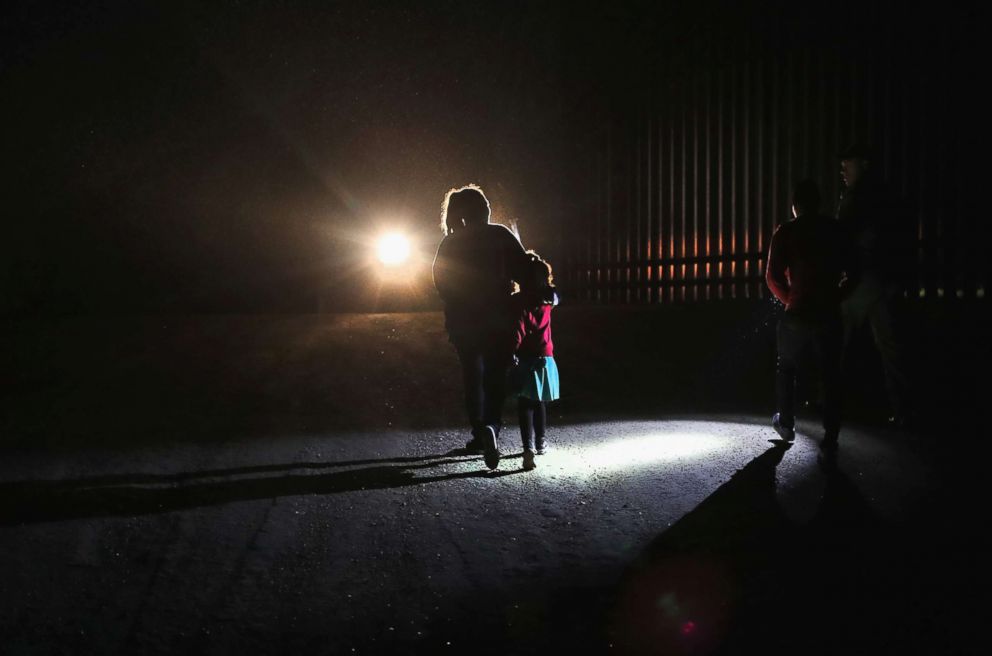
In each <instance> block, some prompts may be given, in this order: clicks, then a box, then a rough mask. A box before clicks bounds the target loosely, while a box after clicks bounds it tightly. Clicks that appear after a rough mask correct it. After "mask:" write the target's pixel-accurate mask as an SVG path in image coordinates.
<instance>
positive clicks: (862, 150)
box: [840, 143, 874, 162]
mask: <svg viewBox="0 0 992 656" xmlns="http://www.w3.org/2000/svg"><path fill="white" fill-rule="evenodd" d="M873 155H874V152H872V148H871V146H869V145H868V144H866V143H853V144H851V145H850V146H848V147H847V148H845V149H844V150H842V151H840V160H841V161H842V162H843V161H844V160H848V159H865V160H871V159H873Z"/></svg>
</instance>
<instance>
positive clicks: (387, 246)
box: [377, 232, 410, 267]
mask: <svg viewBox="0 0 992 656" xmlns="http://www.w3.org/2000/svg"><path fill="white" fill-rule="evenodd" d="M377 251H378V254H379V261H380V262H382V263H383V264H385V265H386V266H389V267H395V266H399V265H401V264H403V263H404V262H406V261H407V260H408V259H409V258H410V240H409V239H407V238H406V237H404V236H403V235H401V234H399V233H395V232H394V233H391V234H388V235H384V236H383V237H381V238H380V239H379V244H378V247H377Z"/></svg>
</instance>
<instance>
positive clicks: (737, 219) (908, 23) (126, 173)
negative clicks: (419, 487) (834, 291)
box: [0, 0, 988, 316]
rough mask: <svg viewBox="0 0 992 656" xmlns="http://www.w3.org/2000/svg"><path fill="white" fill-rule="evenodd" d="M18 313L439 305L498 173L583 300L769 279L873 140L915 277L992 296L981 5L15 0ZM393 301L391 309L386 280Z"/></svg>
mask: <svg viewBox="0 0 992 656" xmlns="http://www.w3.org/2000/svg"><path fill="white" fill-rule="evenodd" d="M2 11H3V21H2V25H3V27H2V30H3V31H2V34H0V40H2V43H3V47H2V48H3V49H2V56H3V60H2V69H0V70H2V78H0V83H2V90H3V98H4V103H3V106H2V109H0V111H2V118H3V120H2V121H0V124H2V126H3V127H2V134H3V146H4V152H5V157H4V170H3V175H2V180H3V190H4V192H3V193H4V198H5V209H4V217H5V219H6V220H5V222H4V224H5V234H4V239H3V242H2V243H3V268H2V278H0V284H2V293H0V313H3V314H4V315H7V316H24V315H53V314H54V315H64V314H93V313H100V314H106V313H113V314H130V313H161V312H165V313H186V312H313V311H315V310H321V311H334V310H354V309H365V310H367V309H404V308H418V307H425V306H426V307H430V306H431V305H432V303H433V302H434V301H433V298H432V295H431V294H430V293H429V292H430V290H429V280H428V278H427V276H426V271H425V269H424V268H423V267H421V270H420V271H419V272H418V273H417V275H415V276H413V278H414V280H413V282H412V283H411V284H412V287H413V288H414V289H413V290H412V291H413V293H411V290H410V289H408V288H390V287H388V285H387V288H386V289H383V286H382V284H381V282H380V281H379V280H378V279H377V277H376V273H375V272H374V271H373V270H371V269H370V267H369V264H368V261H369V252H370V249H371V246H372V243H371V241H372V240H373V239H374V237H375V236H376V235H377V234H378V233H379V232H380V231H381V230H383V229H385V228H393V227H399V228H401V229H404V230H406V231H407V232H409V233H410V234H412V235H413V236H414V237H415V239H416V247H417V249H418V252H419V254H420V255H421V256H422V257H423V258H429V256H430V254H431V253H432V252H433V249H434V247H435V245H436V243H437V242H438V241H439V238H440V233H439V232H438V230H437V223H438V215H439V204H440V200H441V197H442V195H443V193H444V191H445V190H447V189H448V188H450V187H452V186H457V185H461V184H464V183H466V182H477V183H479V184H481V185H482V186H483V187H484V188H485V189H486V190H487V192H488V193H489V195H490V197H491V200H492V202H493V205H494V216H495V220H497V221H501V222H504V223H507V224H511V223H513V222H516V225H517V226H518V228H519V230H520V233H521V237H522V239H523V241H524V243H525V245H527V246H528V247H533V248H536V249H537V250H538V251H540V252H542V253H544V254H545V255H546V256H548V257H549V258H550V259H551V260H552V262H553V263H554V264H555V265H556V269H557V271H558V274H559V277H558V280H559V284H560V285H561V286H562V287H563V289H564V290H565V291H566V292H567V294H568V295H569V297H570V298H571V300H573V301H574V300H578V299H586V300H591V301H611V302H677V301H693V300H706V299H718V298H733V297H738V296H740V297H745V298H752V297H753V298H763V297H765V296H766V293H767V292H766V290H765V289H764V286H763V284H762V283H761V274H762V273H763V268H762V267H763V259H764V251H765V250H766V248H767V239H768V237H769V236H770V233H771V231H772V230H773V229H774V227H775V226H776V225H777V224H778V223H780V222H781V221H783V220H785V219H787V218H788V189H789V185H790V184H791V183H792V182H793V181H794V180H795V179H796V178H797V177H799V176H812V177H813V178H814V179H816V180H817V181H818V182H819V183H820V184H821V186H822V187H823V188H824V197H825V199H826V203H825V205H826V207H825V210H826V211H828V212H832V211H833V206H834V203H835V199H836V196H837V194H838V192H839V182H838V178H837V160H836V155H837V152H838V150H839V149H840V148H842V147H843V146H845V145H846V144H848V143H850V142H852V141H854V140H862V141H869V142H871V143H873V144H875V145H876V147H877V149H878V152H879V154H880V158H879V168H881V169H882V170H883V172H884V173H885V176H886V177H887V178H888V179H889V180H890V181H891V182H892V183H893V186H894V188H895V189H896V190H897V191H898V192H900V193H901V194H902V195H903V196H904V197H905V198H906V200H907V202H908V204H909V207H910V208H911V209H910V210H909V212H908V215H907V220H908V221H913V222H915V223H916V225H917V226H918V231H917V232H918V237H919V243H918V245H919V252H918V255H919V257H918V264H919V271H918V273H917V277H916V279H914V280H912V281H909V283H908V285H907V294H908V295H909V296H912V297H914V298H915V297H916V296H919V295H921V294H922V295H923V296H924V297H926V298H938V297H939V298H943V297H945V296H946V297H947V298H956V297H962V298H966V299H980V298H984V289H985V287H986V286H987V283H988V266H987V264H986V263H985V261H986V260H987V258H986V257H985V243H986V242H987V236H988V230H987V227H986V222H985V221H982V220H981V219H980V212H979V211H978V205H979V203H978V202H977V200H976V198H977V197H978V194H972V193H969V192H968V190H969V189H975V188H980V186H981V180H980V178H979V175H980V172H981V170H982V169H981V167H980V166H978V161H979V160H978V157H979V153H978V149H979V145H978V144H979V143H980V142H981V137H982V135H983V134H984V133H985V131H984V130H983V129H980V125H981V122H980V121H979V117H980V114H981V110H980V101H979V100H978V99H979V98H980V97H982V96H984V95H985V94H984V93H982V92H981V89H979V88H978V85H977V80H978V79H979V78H980V77H981V75H980V71H979V70H978V62H980V61H981V60H982V58H981V57H980V51H981V47H980V44H979V40H980V35H979V33H978V28H977V26H978V25H979V24H980V23H981V20H980V16H979V11H978V9H977V4H976V3H968V2H964V3H942V4H941V5H939V6H907V5H905V4H904V3H897V2H888V1H882V2H870V3H853V2H832V3H785V2H770V3H758V2H737V3H731V2H718V1H714V0H704V1H702V2H693V3H647V2H643V3H641V2H630V3H619V4H618V3H581V7H577V6H572V5H571V4H568V3H498V4H497V3H472V2H469V3H465V2H432V3H426V4H421V5H409V4H408V3H333V2H332V3H312V4H311V3H281V2H218V3H209V4H208V5H207V6H203V5H202V3H192V2H177V3H152V2H95V3H86V4H85V5H78V4H77V3H62V2H14V3H6V4H5V5H4V9H3V10H2ZM384 297H385V298H384Z"/></svg>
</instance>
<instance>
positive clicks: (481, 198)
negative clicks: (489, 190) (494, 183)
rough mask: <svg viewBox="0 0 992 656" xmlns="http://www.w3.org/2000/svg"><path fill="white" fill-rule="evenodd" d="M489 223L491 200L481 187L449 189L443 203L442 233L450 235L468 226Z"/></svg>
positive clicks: (467, 186)
mask: <svg viewBox="0 0 992 656" xmlns="http://www.w3.org/2000/svg"><path fill="white" fill-rule="evenodd" d="M488 222H489V199H488V198H486V195H485V194H484V193H482V189H480V188H479V185H474V184H468V185H465V186H464V187H461V188H459V189H449V190H448V193H446V194H445V195H444V202H443V203H441V232H443V233H444V234H446V235H450V234H451V233H453V232H454V231H455V230H459V229H461V228H463V227H464V226H467V225H472V224H475V223H488Z"/></svg>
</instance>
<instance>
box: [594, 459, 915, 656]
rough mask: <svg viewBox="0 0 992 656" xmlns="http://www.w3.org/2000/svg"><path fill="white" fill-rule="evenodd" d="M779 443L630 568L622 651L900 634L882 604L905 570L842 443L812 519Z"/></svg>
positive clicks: (807, 648) (821, 647)
mask: <svg viewBox="0 0 992 656" xmlns="http://www.w3.org/2000/svg"><path fill="white" fill-rule="evenodd" d="M771 442H772V444H773V446H772V448H771V449H769V450H768V451H766V452H765V453H763V454H762V455H760V456H759V457H758V458H756V459H755V460H753V461H752V462H750V463H749V464H748V465H747V466H745V467H744V468H743V469H742V470H740V471H739V472H737V473H736V474H735V475H734V476H733V477H732V478H731V479H730V480H729V481H728V482H727V483H725V484H724V485H722V486H721V487H720V488H718V489H717V490H716V491H715V492H714V493H713V494H711V495H710V496H709V497H707V498H706V500H704V501H703V503H701V504H700V505H699V506H697V507H696V508H695V509H694V510H693V511H692V512H690V513H689V514H688V515H686V516H685V517H683V518H682V519H681V520H679V521H678V522H677V523H676V524H675V525H673V526H672V527H671V528H670V529H668V530H667V531H665V532H664V533H662V534H661V535H660V536H659V537H658V538H656V539H655V540H654V541H653V542H652V543H651V544H650V545H649V546H648V548H647V549H645V551H644V552H643V553H642V554H641V556H640V557H639V558H638V559H637V560H636V561H635V562H634V563H633V564H632V565H631V566H630V567H629V568H628V570H627V572H626V573H625V574H624V576H623V577H622V579H621V583H620V585H619V586H618V588H617V593H616V596H615V599H614V602H613V611H612V618H611V619H610V621H609V626H610V632H611V638H612V640H614V641H615V643H616V645H617V647H618V649H617V651H618V653H624V654H649V653H651V654H653V653H666V654H713V653H719V654H727V653H735V654H736V653H752V652H753V653H759V652H765V653H768V652H769V651H770V652H771V653H785V652H789V653H803V654H821V653H823V654H826V653H852V652H855V651H859V650H860V649H861V648H863V647H865V646H866V645H874V646H875V647H877V648H878V649H879V650H880V653H881V652H884V651H885V645H886V644H899V640H900V638H899V634H900V632H901V631H902V630H903V629H904V628H905V625H906V620H905V619H903V618H899V617H896V615H897V614H898V613H895V612H886V611H885V610H884V609H883V610H882V611H881V612H880V610H879V606H881V605H884V604H886V601H885V599H886V598H887V597H889V596H891V594H892V587H891V584H892V581H893V578H894V577H898V576H899V573H900V572H901V571H902V566H900V565H898V564H894V563H893V561H892V559H891V558H887V557H886V553H885V552H886V551H887V549H886V548H885V546H884V545H885V544H886V541H885V539H884V538H883V536H884V535H885V527H884V525H883V524H882V522H881V521H880V519H879V518H878V517H877V515H876V514H875V513H874V512H873V511H872V509H871V507H870V506H869V505H868V503H867V502H866V501H865V499H864V497H863V496H862V494H861V492H860V491H859V490H858V488H857V486H856V485H855V484H854V483H853V482H852V481H851V479H850V478H849V477H848V476H847V474H846V473H845V472H844V471H843V470H842V468H841V467H840V466H839V464H838V461H837V454H836V452H833V453H830V452H828V453H824V454H822V455H821V456H820V457H819V458H818V464H819V468H820V471H821V473H822V474H823V476H824V488H823V496H822V497H821V499H820V501H819V503H818V505H817V508H816V511H815V513H814V515H813V518H812V520H810V521H809V523H808V524H805V525H798V524H795V523H793V522H792V521H791V520H789V518H788V517H787V515H786V514H785V512H784V511H783V509H782V507H781V506H780V504H779V502H778V499H777V494H776V476H775V472H776V468H777V466H778V464H779V463H780V462H781V461H782V458H783V457H784V455H785V453H786V452H787V451H788V450H789V448H790V447H791V445H790V444H789V443H788V442H783V441H780V440H772V441H771ZM889 605H890V606H891V605H893V604H892V602H891V601H890V602H889ZM896 605H898V606H899V607H904V604H896ZM868 618H872V619H870V620H869V619H868ZM876 620H880V621H876ZM892 641H895V642H892ZM902 641H903V643H904V645H905V646H906V647H907V648H909V647H911V642H909V641H906V640H905V638H902ZM869 651H871V650H869ZM910 651H911V649H910Z"/></svg>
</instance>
